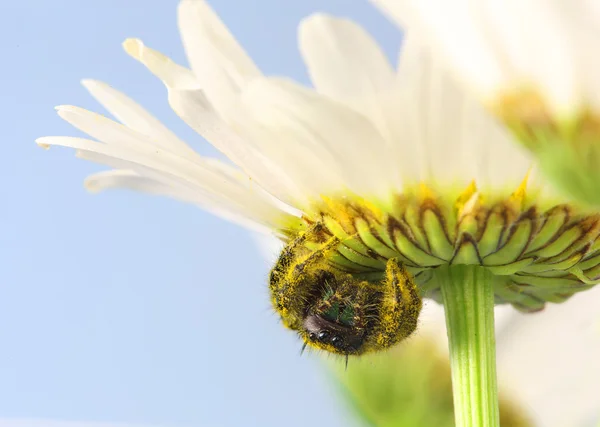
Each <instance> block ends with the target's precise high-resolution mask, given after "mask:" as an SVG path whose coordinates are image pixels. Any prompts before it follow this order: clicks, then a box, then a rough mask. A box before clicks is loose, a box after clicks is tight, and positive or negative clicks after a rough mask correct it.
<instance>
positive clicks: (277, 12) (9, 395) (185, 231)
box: [0, 0, 399, 427]
mask: <svg viewBox="0 0 600 427" xmlns="http://www.w3.org/2000/svg"><path fill="white" fill-rule="evenodd" d="M176 4H177V2H176V1H175V0H169V1H167V0H160V1H159V0H127V1H122V0H103V1H87V0H86V1H82V0H53V1H48V0H29V1H26V2H25V1H12V2H7V1H3V2H2V4H1V5H0V40H2V42H1V43H2V53H3V54H2V58H3V59H2V67H0V81H1V82H2V84H3V87H2V89H1V94H2V103H1V104H0V117H1V118H2V119H1V121H2V135H1V139H2V142H1V144H2V154H1V155H0V173H1V178H2V179H0V203H1V206H0V418H4V419H7V418H29V419H54V420H82V421H84V420H87V421H94V422H122V423H131V424H136V425H137V424H149V425H157V426H241V425H248V426H250V425H251V426H280V425H282V424H283V422H284V420H285V425H286V426H289V427H293V426H304V425H307V424H308V423H311V424H312V425H327V426H329V427H334V426H345V425H347V421H348V420H347V418H345V416H344V415H343V414H344V412H343V406H342V405H341V403H340V401H339V400H338V399H337V396H336V394H335V390H334V387H333V386H332V385H331V384H329V383H328V382H327V380H326V375H325V373H324V371H323V370H322V369H321V367H320V366H319V364H318V363H317V360H316V358H315V357H310V356H309V357H302V358H301V357H299V355H298V354H299V349H300V344H299V343H298V342H297V341H296V339H295V337H293V336H292V335H291V334H289V333H287V332H286V331H285V330H283V328H281V326H280V325H279V324H278V320H277V318H276V316H275V315H274V314H273V313H272V311H271V309H270V307H269V301H268V295H267V288H266V275H267V272H268V268H269V265H268V263H267V262H266V261H264V259H263V258H262V257H261V255H260V254H259V252H258V251H257V249H256V246H255V243H254V241H253V239H252V238H251V236H250V235H249V234H248V233H246V232H245V231H243V230H242V229H240V228H238V227H236V226H233V225H230V224H228V223H226V222H224V221H223V220H220V219H218V218H215V217H212V216H210V215H208V214H205V213H204V212H202V211H200V210H199V209H197V208H195V207H194V206H187V205H183V204H180V203H177V202H175V201H171V200H167V199H160V198H153V197H149V196H146V195H140V194H134V193H131V192H125V191H114V192H109V193H104V194H100V195H98V196H92V195H89V194H87V193H86V192H85V190H84V189H83V186H82V181H83V178H84V177H85V176H86V175H88V174H89V173H91V172H94V171H97V170H100V169H101V168H99V167H98V166H97V165H93V164H90V163H86V162H83V161H81V160H78V159H76V158H75V157H74V153H73V152H71V151H68V150H60V149H53V150H50V151H49V152H46V151H44V150H42V149H40V148H38V147H37V146H36V145H35V144H34V139H35V138H36V137H38V136H44V135H77V131H76V130H74V129H72V128H70V127H69V126H68V125H67V124H66V123H65V122H62V121H61V120H60V119H59V118H58V116H56V114H55V112H54V110H53V107H54V106H55V105H58V104H74V105H79V106H82V107H86V108H89V109H92V110H94V111H99V112H103V110H102V109H101V108H100V107H99V106H98V105H97V104H96V103H95V102H94V101H93V99H92V98H91V97H90V96H89V95H88V94H87V93H86V91H85V90H84V89H83V87H81V86H80V84H79V81H80V79H81V78H96V79H100V80H104V81H107V82H109V83H110V84H111V85H113V86H114V87H116V88H117V89H120V90H122V91H124V92H126V93H127V94H128V95H130V96H131V97H133V98H134V99H136V100H137V101H138V102H140V103H141V104H142V105H144V106H145V107H147V108H148V109H149V110H150V111H152V112H153V113H154V114H155V115H157V116H158V117H159V118H161V119H162V120H163V121H164V122H165V123H166V124H167V125H169V126H170V127H171V128H172V129H173V130H174V131H175V132H176V133H177V134H178V135H179V136H180V137H182V138H183V139H185V140H187V141H188V142H190V143H191V144H192V145H193V146H194V147H197V148H198V150H199V151H200V152H201V153H203V154H207V155H216V153H215V152H214V150H212V149H211V148H210V147H209V146H208V144H206V143H204V142H203V141H202V140H201V138H200V137H198V136H197V135H195V134H194V133H193V132H192V131H191V130H190V129H189V128H187V127H186V125H185V124H184V123H183V122H182V121H180V120H179V118H178V117H176V115H175V114H174V113H173V112H172V111H170V109H169V107H168V105H167V102H166V93H165V90H164V88H163V86H162V85H161V84H160V82H159V81H158V80H156V79H155V78H154V77H153V76H151V75H150V73H148V72H147V71H146V70H145V69H144V68H143V67H142V66H141V65H140V64H138V63H136V62H135V61H134V60H133V59H131V58H129V57H128V56H127V55H126V54H125V53H124V52H123V51H122V49H121V46H120V43H121V42H122V40H123V39H124V38H126V37H132V36H134V37H140V38H142V39H143V40H144V41H145V42H146V43H147V44H148V45H149V46H151V47H154V48H156V49H159V50H161V51H162V52H164V53H166V54H168V55H169V56H171V57H172V58H174V59H175V60H176V61H178V62H184V61H185V60H184V54H183V49H182V46H181V44H180V41H179V34H178V31H177V27H176V16H175V14H176ZM211 4H212V5H213V7H214V8H215V9H216V10H217V12H218V13H219V14H220V15H221V17H222V18H223V20H224V21H225V22H226V23H227V24H228V26H229V27H230V28H231V29H232V31H233V33H234V34H235V35H236V36H237V37H238V38H239V39H240V40H241V41H242V42H243V44H244V46H245V47H246V48H247V50H248V51H249V53H250V54H251V55H252V56H253V57H254V58H255V60H256V62H257V63H258V64H259V66H261V68H262V69H263V70H264V71H265V72H266V73H268V74H279V75H288V76H292V77H294V78H297V79H299V80H300V81H302V82H306V81H307V77H306V73H305V71H304V69H303V65H302V62H301V59H300V56H299V53H298V51H297V47H296V26H297V23H298V21H299V20H300V19H301V18H302V17H304V16H306V15H308V14H310V13H311V12H314V11H317V10H324V11H329V12H331V13H334V14H338V15H345V16H348V17H352V18H354V19H355V20H357V21H359V22H361V23H362V24H364V25H365V26H366V27H367V28H368V29H369V30H370V31H371V32H372V33H373V34H374V35H375V36H376V37H377V39H379V40H380V41H381V42H382V43H383V45H384V47H385V49H386V50H387V51H388V52H389V53H390V55H391V56H395V54H394V52H395V51H396V49H397V45H398V43H399V33H398V32H397V30H396V29H395V28H394V27H393V26H392V25H391V24H390V23H389V22H387V21H386V20H385V18H384V17H383V16H381V15H379V13H378V12H377V11H376V10H375V9H373V8H372V7H371V6H370V5H369V4H368V3H367V2H366V1H362V0H302V1H299V0H296V1H285V2H284V1H281V0H257V1H253V2H246V1H239V0H213V1H212V2H211ZM315 420H319V421H318V422H316V421H315ZM0 422H1V421H0ZM5 422H6V421H5ZM1 425H5V424H1ZM6 425H14V424H13V423H12V422H8V424H6ZM18 425H19V426H21V425H23V426H25V425H27V426H29V425H30V424H27V423H25V424H18ZM43 425H48V424H46V423H44V424H43ZM56 426H58V424H56ZM61 426H62V424H61ZM69 426H71V424H69Z"/></svg>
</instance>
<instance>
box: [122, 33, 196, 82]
mask: <svg viewBox="0 0 600 427" xmlns="http://www.w3.org/2000/svg"><path fill="white" fill-rule="evenodd" d="M123 49H125V52H127V54H128V55H129V56H131V57H132V58H133V59H135V60H137V61H139V62H141V63H142V64H143V65H145V66H146V67H147V68H148V70H150V72H151V73H152V74H154V75H155V76H156V77H158V78H159V79H160V80H162V81H163V83H164V84H165V85H166V86H167V87H168V88H177V89H198V88H199V85H198V81H197V80H196V77H195V76H194V74H193V73H192V71H191V70H189V69H187V68H185V67H183V66H181V65H179V64H176V63H175V62H173V60H172V59H171V58H169V57H167V56H166V55H163V54H162V53H160V52H158V51H157V50H154V49H151V48H149V47H147V46H146V45H144V43H143V42H142V41H141V40H140V39H136V38H128V39H126V40H125V41H124V42H123Z"/></svg>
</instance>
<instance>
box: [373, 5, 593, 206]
mask: <svg viewBox="0 0 600 427" xmlns="http://www.w3.org/2000/svg"><path fill="white" fill-rule="evenodd" d="M373 2H374V3H376V4H378V5H380V6H381V7H382V8H383V9H384V10H385V11H386V12H388V13H389V14H390V16H392V17H393V18H394V19H395V20H396V22H398V23H399V24H400V26H401V27H402V28H404V29H407V31H408V33H409V34H416V35H417V36H418V37H420V38H422V39H424V40H427V41H428V42H429V44H430V45H431V46H432V48H433V49H434V51H435V52H436V54H439V55H440V56H441V57H442V58H444V59H445V60H446V62H447V63H448V64H449V65H450V66H451V67H452V68H453V69H454V71H455V72H456V75H457V76H458V77H459V78H460V79H461V80H462V81H463V82H464V83H465V85H466V86H467V87H469V89H470V90H471V91H472V92H473V93H475V94H476V95H477V96H478V97H479V98H480V99H481V100H482V102H483V103H484V104H485V105H486V106H487V107H488V108H489V109H490V111H492V112H493V113H494V114H496V115H497V117H499V118H500V119H501V120H502V121H504V123H505V124H506V125H507V126H508V127H509V128H510V129H511V130H512V132H513V134H514V135H515V136H516V138H517V140H519V141H520V142H521V143H522V144H523V145H524V146H525V147H527V148H528V149H529V150H531V151H532V152H533V153H534V154H535V155H536V156H537V158H538V159H539V161H540V164H541V167H542V168H543V170H544V171H545V172H546V174H547V176H548V177H549V178H550V179H551V180H552V181H553V182H554V184H556V186H557V187H558V188H560V189H561V190H563V192H564V193H565V194H566V195H569V196H571V197H575V198H577V199H579V200H580V201H582V202H585V203H588V204H592V205H596V206H598V205H599V204H600V78H598V76H599V75H600V58H599V57H598V55H597V52H596V49H597V44H598V40H600V3H598V2H597V1H594V0H584V1H575V2H573V1H568V0H550V1H547V0H529V1H520V0H509V1H496V0H484V1H479V2H476V3H473V2H470V1H468V0H456V1H441V0H428V1H420V0H414V1H413V0H373Z"/></svg>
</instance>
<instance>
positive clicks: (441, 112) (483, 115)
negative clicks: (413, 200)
mask: <svg viewBox="0 0 600 427" xmlns="http://www.w3.org/2000/svg"><path fill="white" fill-rule="evenodd" d="M397 91H398V95H397V97H396V99H397V100H398V104H397V105H398V108H397V109H395V110H394V109H390V108H388V111H396V114H395V115H396V117H397V119H396V121H395V122H394V123H395V125H396V134H397V135H398V137H399V138H402V139H401V141H402V142H401V143H400V144H399V145H398V150H399V152H398V155H401V153H404V154H405V155H406V156H408V158H411V159H419V163H420V164H421V165H422V166H421V170H422V172H421V173H422V175H421V179H423V180H425V181H431V180H432V179H433V181H435V182H437V183H442V184H449V183H452V182H454V183H458V184H460V185H465V184H467V183H468V182H470V181H471V180H473V179H476V180H477V182H478V183H480V184H483V185H484V186H489V185H491V186H494V187H497V186H499V185H500V186H506V185H517V184H518V183H519V182H520V181H521V180H522V179H523V178H524V177H525V174H526V173H527V171H528V169H529V167H530V164H531V161H530V160H529V158H528V156H527V155H526V154H525V153H523V152H522V151H521V150H519V148H518V147H516V144H514V143H513V141H511V137H510V136H509V134H508V133H507V132H505V131H504V130H503V129H502V128H500V126H499V125H498V124H497V123H496V122H495V121H494V120H493V119H492V118H491V117H490V116H489V115H488V113H487V112H486V111H484V110H483V108H482V106H481V105H480V104H479V103H478V102H477V101H476V100H475V99H473V98H472V97H471V96H470V95H469V94H468V93H466V92H465V91H464V90H461V88H460V86H459V85H458V83H457V82H456V80H455V79H454V78H453V76H452V75H450V73H449V72H448V71H446V70H445V69H444V68H443V67H442V66H441V65H440V64H439V63H438V61H436V60H435V59H434V58H433V57H432V54H431V52H430V49H428V47H427V46H424V45H423V44H422V43H421V41H420V40H418V37H416V36H415V35H414V34H413V35H411V36H409V37H407V38H406V40H405V42H404V45H403V47H402V51H401V57H400V65H399V70H398V89H397ZM390 122H391V121H390ZM415 148H416V152H415ZM411 150H413V151H411ZM413 153H414V154H413ZM507 180H508V181H509V182H507Z"/></svg>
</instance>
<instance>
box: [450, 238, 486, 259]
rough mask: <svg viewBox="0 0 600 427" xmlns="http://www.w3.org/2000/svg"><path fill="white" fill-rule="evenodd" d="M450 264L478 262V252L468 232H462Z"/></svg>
mask: <svg viewBox="0 0 600 427" xmlns="http://www.w3.org/2000/svg"><path fill="white" fill-rule="evenodd" d="M451 263H452V264H456V265H459V264H470V265H473V264H479V254H478V253H477V246H476V244H475V242H474V240H473V238H472V237H471V236H470V235H469V234H464V235H463V236H462V238H461V241H460V243H459V245H458V248H457V250H456V254H455V255H454V258H452V262H451Z"/></svg>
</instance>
